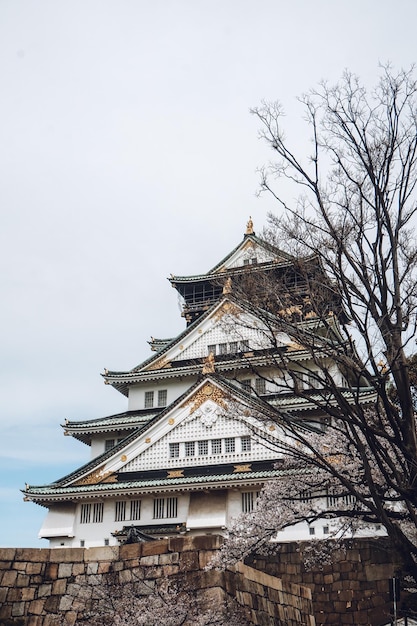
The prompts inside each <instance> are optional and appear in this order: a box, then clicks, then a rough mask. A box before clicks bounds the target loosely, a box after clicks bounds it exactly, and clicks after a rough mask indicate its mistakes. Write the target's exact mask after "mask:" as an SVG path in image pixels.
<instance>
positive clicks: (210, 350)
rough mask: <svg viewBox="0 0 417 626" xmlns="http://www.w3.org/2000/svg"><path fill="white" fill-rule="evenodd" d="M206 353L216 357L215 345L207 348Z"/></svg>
mask: <svg viewBox="0 0 417 626" xmlns="http://www.w3.org/2000/svg"><path fill="white" fill-rule="evenodd" d="M207 351H208V353H209V354H214V355H216V344H211V345H209V346H207Z"/></svg>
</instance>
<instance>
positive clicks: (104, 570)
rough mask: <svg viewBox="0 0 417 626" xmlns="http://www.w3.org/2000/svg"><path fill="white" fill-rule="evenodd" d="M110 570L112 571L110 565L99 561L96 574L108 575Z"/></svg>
mask: <svg viewBox="0 0 417 626" xmlns="http://www.w3.org/2000/svg"><path fill="white" fill-rule="evenodd" d="M112 569H113V567H112V563H108V562H106V561H101V562H100V563H99V564H98V570H97V574H108V573H109V572H110V571H111V570H112ZM80 573H81V572H80Z"/></svg>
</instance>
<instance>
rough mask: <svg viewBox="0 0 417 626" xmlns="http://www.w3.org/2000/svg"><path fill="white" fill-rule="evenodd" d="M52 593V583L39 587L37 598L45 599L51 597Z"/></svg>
mask: <svg viewBox="0 0 417 626" xmlns="http://www.w3.org/2000/svg"><path fill="white" fill-rule="evenodd" d="M51 593H52V583H49V584H44V585H39V587H38V593H37V597H38V598H44V597H47V596H50V595H51Z"/></svg>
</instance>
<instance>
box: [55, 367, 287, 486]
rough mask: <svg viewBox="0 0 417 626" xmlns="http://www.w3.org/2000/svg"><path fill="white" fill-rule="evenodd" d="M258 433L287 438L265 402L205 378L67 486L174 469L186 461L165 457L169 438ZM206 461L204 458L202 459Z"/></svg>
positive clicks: (221, 458)
mask: <svg viewBox="0 0 417 626" xmlns="http://www.w3.org/2000/svg"><path fill="white" fill-rule="evenodd" d="M257 431H259V432H260V433H262V436H261V437H260V439H261V440H262V441H263V440H265V439H267V438H270V439H271V441H273V440H274V439H277V438H279V439H280V440H282V439H283V438H284V437H285V433H284V429H283V427H281V426H279V425H277V424H276V416H275V414H274V413H273V411H272V410H271V408H270V407H269V406H268V405H267V404H266V403H264V402H262V401H260V400H259V399H254V398H252V397H251V396H250V395H249V394H247V393H245V392H244V391H242V390H238V389H237V388H236V387H235V386H234V385H233V384H231V383H230V382H228V381H226V380H224V379H222V378H221V377H219V376H218V375H216V376H206V377H205V378H204V379H202V380H201V381H200V382H199V383H197V384H196V385H194V387H193V388H192V389H191V390H189V391H188V392H187V393H186V394H184V395H183V396H182V397H181V398H179V399H178V400H176V401H175V402H174V403H173V404H172V405H171V406H170V407H168V408H167V409H166V410H165V411H163V412H162V413H161V414H160V415H159V416H157V417H155V418H154V419H153V420H152V421H151V422H150V423H149V424H147V425H146V426H145V427H144V428H143V429H141V430H140V431H137V432H136V433H135V435H134V436H133V435H131V436H129V437H128V438H127V439H126V442H125V443H124V444H120V445H119V446H117V448H115V449H114V452H112V453H107V454H106V455H103V457H104V458H102V461H101V462H100V459H97V461H98V462H97V464H94V466H90V467H91V469H89V471H88V469H87V467H88V466H86V468H85V469H86V473H85V474H84V475H81V476H80V474H79V473H78V474H77V476H76V477H74V480H73V481H71V480H69V481H68V482H67V486H70V485H73V486H75V485H87V484H96V483H100V482H112V481H116V480H117V479H116V474H117V473H119V472H133V471H143V469H144V468H145V467H146V469H152V467H153V466H155V468H161V467H162V468H163V467H167V468H168V469H169V468H170V467H172V468H173V470H175V469H176V468H178V466H181V465H184V464H185V463H186V459H176V458H170V457H169V444H170V443H171V442H180V441H181V442H185V441H191V440H195V438H196V437H198V436H199V434H198V433H203V434H204V433H206V436H205V437H203V439H204V438H206V439H210V440H212V439H218V438H224V437H235V436H245V435H249V434H253V433H256V432H257ZM255 439H256V436H255ZM197 440H198V439H197ZM266 450H268V448H265V447H264V448H263V450H262V454H261V455H260V456H262V458H264V457H265V453H266V454H267V456H268V452H266ZM269 456H270V457H271V458H276V456H277V452H276V451H273V450H271V449H270V453H269ZM255 457H256V454H255ZM245 459H246V460H248V459H249V457H248V455H247V454H246V455H241V457H240V460H239V458H238V457H236V462H237V463H240V462H243V460H245ZM204 460H205V462H207V461H206V458H205V459H204ZM249 460H250V459H249ZM142 462H143V465H142ZM211 462H212V463H215V462H218V463H224V462H225V459H224V455H218V457H217V459H213V455H211ZM68 478H69V477H68Z"/></svg>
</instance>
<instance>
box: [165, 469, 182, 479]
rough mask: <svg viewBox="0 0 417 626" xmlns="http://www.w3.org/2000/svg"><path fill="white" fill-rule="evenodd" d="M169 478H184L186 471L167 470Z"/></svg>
mask: <svg viewBox="0 0 417 626" xmlns="http://www.w3.org/2000/svg"><path fill="white" fill-rule="evenodd" d="M167 478H184V470H183V469H180V470H167Z"/></svg>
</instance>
